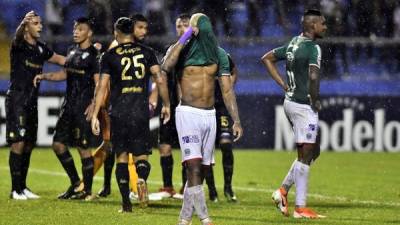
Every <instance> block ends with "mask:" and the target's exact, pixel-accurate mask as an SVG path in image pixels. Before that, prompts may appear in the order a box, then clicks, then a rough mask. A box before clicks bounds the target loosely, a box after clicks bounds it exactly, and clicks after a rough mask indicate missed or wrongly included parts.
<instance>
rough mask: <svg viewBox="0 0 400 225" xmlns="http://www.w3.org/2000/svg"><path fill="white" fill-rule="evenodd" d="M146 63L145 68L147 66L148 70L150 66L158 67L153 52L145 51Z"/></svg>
mask: <svg viewBox="0 0 400 225" xmlns="http://www.w3.org/2000/svg"><path fill="white" fill-rule="evenodd" d="M146 62H147V66H148V67H149V68H150V67H152V66H154V65H160V64H159V63H158V59H157V56H156V54H155V53H154V51H153V50H149V51H147V54H146Z"/></svg>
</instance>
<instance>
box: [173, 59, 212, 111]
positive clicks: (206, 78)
mask: <svg viewBox="0 0 400 225" xmlns="http://www.w3.org/2000/svg"><path fill="white" fill-rule="evenodd" d="M217 69H218V66H217V65H216V64H212V65H209V66H187V67H185V68H184V70H183V75H182V78H181V79H180V81H179V83H180V88H181V92H182V97H181V102H182V104H183V105H190V106H193V107H196V108H212V107H213V106H214V89H215V74H216V73H217Z"/></svg>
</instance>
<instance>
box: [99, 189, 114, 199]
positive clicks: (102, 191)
mask: <svg viewBox="0 0 400 225" xmlns="http://www.w3.org/2000/svg"><path fill="white" fill-rule="evenodd" d="M110 194H111V188H110V186H103V187H102V188H101V189H100V191H99V192H97V196H98V197H102V198H106V197H107V196H109V195H110Z"/></svg>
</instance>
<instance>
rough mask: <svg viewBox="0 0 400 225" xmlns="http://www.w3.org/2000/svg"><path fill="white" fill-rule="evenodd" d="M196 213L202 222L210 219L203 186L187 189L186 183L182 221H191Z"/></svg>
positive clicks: (181, 214)
mask: <svg viewBox="0 0 400 225" xmlns="http://www.w3.org/2000/svg"><path fill="white" fill-rule="evenodd" d="M194 211H195V212H196V214H197V215H198V217H199V219H200V220H203V219H207V218H208V211H207V205H206V198H205V195H204V191H203V186H202V185H197V186H193V187H187V183H186V187H185V191H184V193H183V204H182V209H181V213H180V216H179V217H180V218H181V219H184V220H187V221H190V220H191V219H192V215H193V212H194Z"/></svg>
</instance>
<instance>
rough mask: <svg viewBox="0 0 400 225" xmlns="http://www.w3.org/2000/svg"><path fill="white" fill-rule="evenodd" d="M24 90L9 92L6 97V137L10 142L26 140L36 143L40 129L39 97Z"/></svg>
mask: <svg viewBox="0 0 400 225" xmlns="http://www.w3.org/2000/svg"><path fill="white" fill-rule="evenodd" d="M28 98H29V96H26V95H25V94H24V93H23V92H9V93H8V94H7V97H6V103H5V104H6V139H7V143H8V144H13V143H16V142H20V141H24V142H30V143H33V144H35V143H36V139H37V129H38V109H37V98H32V99H28Z"/></svg>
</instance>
